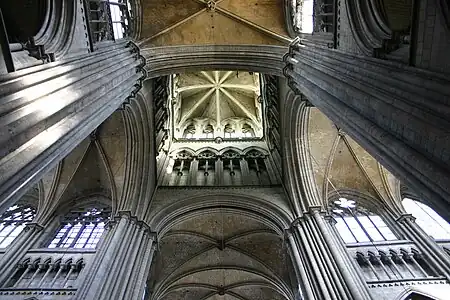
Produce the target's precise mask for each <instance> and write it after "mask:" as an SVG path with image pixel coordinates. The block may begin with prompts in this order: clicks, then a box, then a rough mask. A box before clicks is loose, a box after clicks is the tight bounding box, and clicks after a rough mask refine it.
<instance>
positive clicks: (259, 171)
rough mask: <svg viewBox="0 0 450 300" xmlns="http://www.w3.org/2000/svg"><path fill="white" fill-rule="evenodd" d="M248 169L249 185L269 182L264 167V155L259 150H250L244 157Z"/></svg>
mask: <svg viewBox="0 0 450 300" xmlns="http://www.w3.org/2000/svg"><path fill="white" fill-rule="evenodd" d="M245 159H246V161H247V164H248V170H249V181H250V184H251V185H268V184H270V178H269V174H268V172H267V167H266V162H265V159H266V155H264V154H263V153H261V152H259V151H256V150H254V151H250V152H248V153H247V155H246V157H245Z"/></svg>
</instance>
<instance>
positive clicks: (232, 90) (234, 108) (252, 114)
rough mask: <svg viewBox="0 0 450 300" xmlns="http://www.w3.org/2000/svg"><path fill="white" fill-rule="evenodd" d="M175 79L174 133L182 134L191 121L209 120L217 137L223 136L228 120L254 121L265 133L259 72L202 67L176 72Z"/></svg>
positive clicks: (257, 130)
mask: <svg viewBox="0 0 450 300" xmlns="http://www.w3.org/2000/svg"><path fill="white" fill-rule="evenodd" d="M173 81H174V83H173V84H174V97H173V100H172V105H173V110H174V111H173V119H174V129H175V130H174V135H175V137H177V138H178V137H181V136H182V135H183V131H184V129H185V128H186V126H188V125H189V124H193V125H192V126H194V125H195V126H196V127H199V126H203V127H204V126H206V125H207V124H210V125H211V126H212V127H213V128H214V131H215V132H214V137H218V136H221V137H224V126H225V125H226V124H227V123H233V124H235V123H240V126H242V125H244V124H245V123H248V124H249V125H250V124H251V127H252V128H253V129H254V132H255V134H256V136H257V137H260V136H261V135H262V112H261V103H260V102H259V96H260V85H259V84H260V83H259V74H257V73H249V72H240V71H210V72H206V71H203V72H196V73H182V74H177V75H176V76H174V79H173ZM199 130H200V129H199Z"/></svg>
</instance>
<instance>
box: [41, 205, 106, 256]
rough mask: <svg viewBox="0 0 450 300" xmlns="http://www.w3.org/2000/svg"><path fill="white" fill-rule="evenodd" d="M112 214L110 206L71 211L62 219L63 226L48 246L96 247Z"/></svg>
mask: <svg viewBox="0 0 450 300" xmlns="http://www.w3.org/2000/svg"><path fill="white" fill-rule="evenodd" d="M110 216H111V209H110V208H109V207H99V208H97V207H91V208H87V209H82V210H73V211H71V212H69V213H68V214H66V215H65V216H64V217H63V218H62V219H61V226H60V227H59V229H58V231H57V233H56V235H55V237H54V238H53V239H52V241H51V242H50V244H49V245H48V248H91V249H92V248H95V247H96V246H97V244H98V242H99V241H100V238H101V236H102V234H103V232H104V230H105V223H106V222H107V221H108V220H109V219H110Z"/></svg>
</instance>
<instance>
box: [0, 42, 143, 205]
mask: <svg viewBox="0 0 450 300" xmlns="http://www.w3.org/2000/svg"><path fill="white" fill-rule="evenodd" d="M144 65H145V60H144V59H143V57H141V56H140V55H139V49H138V48H137V47H136V46H135V45H134V44H132V43H126V42H120V41H118V42H116V43H114V44H112V45H111V46H108V47H105V48H102V49H101V50H99V51H97V52H94V53H91V54H86V55H83V56H77V57H75V58H69V59H65V60H61V61H58V62H54V63H49V64H46V65H42V66H37V67H33V68H28V69H24V70H21V71H17V72H14V73H9V74H6V75H2V76H0V99H1V101H0V126H1V127H2V130H1V132H0V211H2V210H4V209H6V208H7V207H9V206H10V205H12V204H13V203H15V201H16V200H17V199H18V198H19V197H20V196H21V195H22V194H23V193H25V192H26V191H27V189H28V188H30V187H31V186H32V185H33V184H35V183H36V182H37V181H38V180H39V179H40V177H41V176H42V175H43V174H44V173H45V172H47V171H48V170H50V169H51V168H53V167H54V166H56V164H57V163H58V162H59V161H60V160H61V159H62V158H64V157H65V156H66V155H67V154H69V153H70V151H72V149H73V148H74V147H75V146H76V145H77V144H78V143H79V142H81V141H82V140H83V139H84V138H85V137H87V136H88V135H89V133H91V132H92V131H93V130H94V129H95V128H97V127H98V126H99V125H100V124H101V123H102V122H103V121H104V120H105V119H106V118H108V117H109V116H110V115H111V114H112V113H113V112H114V111H115V110H116V109H117V108H119V107H120V105H121V104H122V103H123V102H124V101H125V100H126V99H127V98H128V97H130V95H131V97H133V96H134V95H135V94H136V93H137V91H138V90H139V89H140V87H141V84H142V80H143V79H144V78H145V76H146V74H145V71H144V70H143V67H144Z"/></svg>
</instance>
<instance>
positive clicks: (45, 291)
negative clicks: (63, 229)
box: [0, 248, 95, 299]
mask: <svg viewBox="0 0 450 300" xmlns="http://www.w3.org/2000/svg"><path fill="white" fill-rule="evenodd" d="M94 255H95V250H93V249H73V248H72V249H67V248H54V249H47V248H45V249H32V250H30V251H28V253H27V254H26V255H25V256H24V258H23V259H21V260H20V262H19V263H18V264H17V266H16V270H15V272H14V273H13V274H12V275H11V277H10V278H9V279H8V281H7V282H6V283H5V284H4V286H3V287H2V288H0V298H1V299H16V298H17V297H18V296H20V297H24V296H27V297H28V296H29V297H38V298H39V299H53V297H55V296H58V298H66V297H67V298H70V297H72V296H73V295H74V294H75V293H76V290H77V288H78V285H79V282H80V281H81V280H82V278H83V277H84V272H83V270H84V267H85V265H86V264H89V263H90V262H91V260H92V258H93V256H94Z"/></svg>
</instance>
